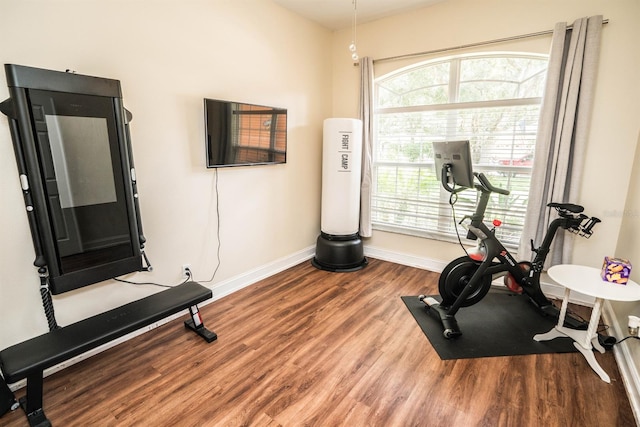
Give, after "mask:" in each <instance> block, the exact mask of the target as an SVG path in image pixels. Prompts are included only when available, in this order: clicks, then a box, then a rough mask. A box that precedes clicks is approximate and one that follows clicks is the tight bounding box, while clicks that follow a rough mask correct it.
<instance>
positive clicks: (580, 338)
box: [533, 288, 611, 383]
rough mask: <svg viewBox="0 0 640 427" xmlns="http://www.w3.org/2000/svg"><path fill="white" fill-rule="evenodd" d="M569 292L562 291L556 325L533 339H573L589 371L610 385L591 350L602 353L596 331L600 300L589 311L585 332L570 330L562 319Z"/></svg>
mask: <svg viewBox="0 0 640 427" xmlns="http://www.w3.org/2000/svg"><path fill="white" fill-rule="evenodd" d="M570 293H571V290H570V289H569V288H566V289H565V291H564V299H563V300H562V308H561V309H560V316H559V317H558V324H557V325H556V326H555V327H554V328H553V329H551V330H550V331H549V332H547V333H544V334H537V335H535V336H534V337H533V339H534V340H536V341H549V340H552V339H555V338H559V337H569V338H571V339H573V341H574V343H573V346H574V347H575V348H576V349H578V351H579V352H580V353H582V355H583V356H584V358H585V359H586V360H587V363H589V366H591V369H593V370H594V371H595V373H596V374H598V375H599V376H600V378H601V379H602V381H604V382H607V383H610V382H611V379H610V378H609V375H607V373H606V372H605V371H604V369H602V367H601V366H600V364H599V363H598V361H597V360H596V357H595V356H594V354H593V348H595V349H596V350H598V351H599V352H600V353H604V347H602V345H601V344H600V342H599V341H598V334H597V332H596V329H597V327H598V322H599V321H600V310H601V309H602V298H596V301H595V304H594V305H593V310H592V311H591V319H590V320H589V327H588V328H587V330H586V331H580V330H577V329H570V328H566V327H564V326H563V325H564V318H565V316H566V314H567V306H568V304H569V294H570Z"/></svg>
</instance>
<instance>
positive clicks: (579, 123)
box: [518, 16, 602, 268]
mask: <svg viewBox="0 0 640 427" xmlns="http://www.w3.org/2000/svg"><path fill="white" fill-rule="evenodd" d="M601 30H602V16H593V17H588V18H581V19H578V20H576V21H575V22H574V23H573V25H572V26H571V27H568V26H567V24H566V23H565V22H562V23H558V24H556V26H555V28H554V32H553V39H552V44H551V52H550V57H549V69H548V71H547V82H546V88H545V93H544V97H543V101H542V107H541V112H540V122H539V126H538V137H537V140H536V152H535V160H534V164H533V169H532V172H531V173H532V175H531V189H530V192H529V203H528V205H527V213H526V218H525V224H524V230H523V232H522V238H521V241H520V249H519V252H518V256H519V257H520V258H521V259H531V257H532V252H531V245H530V243H529V242H530V239H533V240H534V242H535V243H536V245H538V244H540V243H541V242H542V239H543V236H544V234H545V232H546V230H547V228H548V227H549V224H550V223H551V221H552V220H553V219H554V218H555V216H556V213H555V210H554V211H553V212H550V211H549V208H548V207H547V206H546V205H547V203H550V202H559V203H560V202H566V203H578V200H577V197H578V194H579V193H578V191H579V188H580V181H581V175H582V169H583V163H584V152H585V149H586V145H587V134H588V128H589V119H590V115H591V105H592V101H593V94H594V86H595V79H596V71H597V63H598V56H599V52H600V34H601ZM572 237H573V236H571V235H566V234H565V233H562V232H558V235H557V236H556V238H555V240H554V243H553V245H552V247H551V253H550V256H549V257H548V258H547V263H546V264H545V267H546V268H548V267H550V266H552V265H556V264H562V263H569V262H571V251H572V247H573V240H572Z"/></svg>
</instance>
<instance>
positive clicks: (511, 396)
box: [0, 259, 635, 427]
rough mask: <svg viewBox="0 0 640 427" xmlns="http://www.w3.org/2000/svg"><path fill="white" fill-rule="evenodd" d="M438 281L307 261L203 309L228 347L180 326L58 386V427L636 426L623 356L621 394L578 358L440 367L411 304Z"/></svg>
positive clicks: (9, 422)
mask: <svg viewBox="0 0 640 427" xmlns="http://www.w3.org/2000/svg"><path fill="white" fill-rule="evenodd" d="M437 279H438V274H437V273H432V272H429V271H425V270H420V269H416V268H411V267H406V266H401V265H397V264H392V263H388V262H384V261H380V260H376V259H371V260H370V264H369V266H367V267H366V268H365V269H364V270H361V271H359V272H355V273H330V272H326V271H321V270H317V269H315V268H313V267H312V266H311V265H310V263H308V262H305V263H303V264H300V265H298V266H295V267H293V268H291V269H289V270H287V271H285V272H283V273H280V274H277V275H275V276H273V277H270V278H268V279H266V280H263V281H261V282H259V283H256V284H254V285H252V286H250V287H247V288H245V289H243V290H241V291H239V292H236V293H234V294H233V295H230V296H228V297H225V298H222V299H220V300H218V301H215V302H213V303H211V304H209V305H207V306H205V307H203V308H202V310H201V313H202V315H203V318H204V321H205V324H206V325H207V326H208V327H209V328H210V329H212V330H214V331H215V332H216V333H218V336H219V338H218V341H216V342H213V343H211V344H207V343H205V342H204V341H203V340H202V339H201V338H199V337H197V336H196V335H195V334H193V333H191V332H188V331H186V330H185V329H184V328H183V326H182V321H181V320H180V321H174V322H171V323H168V324H166V325H164V326H162V327H160V328H158V329H156V330H154V331H151V332H149V333H146V334H143V335H141V336H139V337H137V338H134V339H133V340H130V341H128V342H126V343H123V344H121V345H119V346H117V347H114V348H112V349H110V350H107V351H106V352H103V353H101V354H99V355H96V356H94V357H91V358H89V359H87V360H85V361H83V362H81V363H79V364H76V365H74V366H72V367H70V368H67V369H65V370H63V371H61V372H58V373H56V374H54V375H52V376H50V377H48V378H46V379H45V387H44V388H45V391H44V404H45V407H44V409H45V413H46V414H47V416H48V417H49V419H50V420H51V422H52V423H53V425H54V426H56V427H60V426H177V425H180V426H384V427H389V426H560V425H569V426H577V425H580V426H600V427H602V426H633V425H635V420H634V418H633V414H632V411H631V408H630V405H629V401H628V399H627V396H626V393H625V390H624V387H623V384H622V380H621V379H620V373H619V371H618V369H617V366H616V364H615V361H614V357H613V353H612V352H607V353H605V354H604V355H601V354H599V353H596V358H597V360H598V361H599V362H600V364H601V365H602V367H603V368H604V369H605V371H606V372H607V373H608V374H609V375H610V376H611V379H612V382H611V384H606V383H604V382H603V381H601V380H600V378H599V377H598V376H597V375H596V374H595V373H594V372H593V371H592V370H591V368H589V366H588V365H587V363H586V362H585V360H584V358H583V357H582V355H581V354H579V353H571V354H552V355H549V354H546V355H531V356H517V357H495V358H483V359H464V360H449V361H442V360H440V358H439V357H438V355H437V354H436V352H435V351H434V350H433V348H432V347H431V345H430V344H429V341H428V340H427V338H426V337H425V336H424V334H423V333H422V331H421V330H420V329H419V327H418V325H417V324H416V322H415V321H414V320H413V317H412V316H411V314H410V313H409V311H408V310H407V309H406V307H405V306H404V303H403V302H402V301H401V299H400V296H402V295H418V294H421V293H425V294H426V293H437ZM214 293H215V291H214ZM17 394H18V396H22V395H23V394H24V391H18V393H17ZM0 425H1V426H7V427H9V426H11V427H13V426H25V425H27V422H26V418H25V416H24V414H23V413H22V411H20V410H18V411H15V412H13V413H10V414H7V415H5V416H4V417H3V418H2V419H0Z"/></svg>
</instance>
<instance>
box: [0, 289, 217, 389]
mask: <svg viewBox="0 0 640 427" xmlns="http://www.w3.org/2000/svg"><path fill="white" fill-rule="evenodd" d="M211 296H212V293H211V290H210V289H208V288H206V287H204V286H202V285H200V284H199V283H196V282H186V283H183V284H181V285H177V286H175V287H172V288H169V289H167V290H164V291H161V292H158V293H156V294H153V295H150V296H148V297H146V298H142V299H140V300H138V301H134V302H131V303H129V304H125V305H123V306H120V307H117V308H115V309H113V310H109V311H107V312H104V313H101V314H98V315H95V316H92V317H89V318H87V319H84V320H81V321H79V322H76V323H73V324H71V325H68V326H65V327H62V328H60V329H57V330H54V331H51V332H47V333H46V334H43V335H40V336H37V337H35V338H32V339H29V340H27V341H24V342H21V343H19V344H16V345H13V346H11V347H9V348H6V349H4V350H2V351H0V369H1V370H2V373H3V374H4V377H5V380H6V382H7V383H15V382H17V381H20V380H22V379H24V378H27V377H28V376H30V375H33V374H34V371H44V370H45V369H47V368H50V367H52V366H55V365H57V364H58V363H61V362H64V361H65V360H68V359H70V358H72V357H75V356H78V355H80V354H82V353H84V352H87V351H89V350H92V349H94V348H96V347H98V346H100V345H102V344H105V343H108V342H110V341H113V340H114V339H117V338H120V337H122V336H124V335H126V334H128V333H131V332H133V331H136V330H138V329H140V328H143V327H145V326H148V325H150V324H152V323H154V322H157V321H160V320H162V319H164V318H166V317H168V316H171V315H173V314H175V313H178V312H180V311H182V310H184V309H187V308H189V307H191V306H193V305H196V304H198V303H201V302H203V301H205V300H207V299H209V298H211Z"/></svg>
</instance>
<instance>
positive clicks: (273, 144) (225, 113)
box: [204, 99, 287, 168]
mask: <svg viewBox="0 0 640 427" xmlns="http://www.w3.org/2000/svg"><path fill="white" fill-rule="evenodd" d="M204 116H205V117H204V122H205V133H206V161H207V167H208V168H217V167H226V166H248V165H268V164H279V163H286V162H287V110H286V109H285V108H277V107H268V106H265V105H255V104H247V103H242V102H232V101H223V100H219V99H205V100H204Z"/></svg>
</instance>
